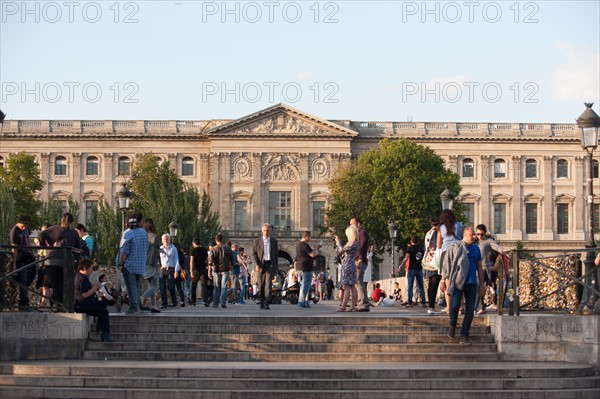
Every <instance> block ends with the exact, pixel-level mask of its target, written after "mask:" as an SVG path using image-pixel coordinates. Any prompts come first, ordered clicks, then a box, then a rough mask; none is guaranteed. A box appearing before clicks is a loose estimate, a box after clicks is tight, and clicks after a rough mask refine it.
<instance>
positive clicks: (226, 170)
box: [219, 152, 233, 229]
mask: <svg viewBox="0 0 600 399" xmlns="http://www.w3.org/2000/svg"><path fill="white" fill-rule="evenodd" d="M231 158H232V157H231V153H230V152H223V153H221V162H219V167H220V168H221V171H220V173H219V187H220V190H221V194H220V198H221V207H220V214H221V224H222V225H223V226H224V227H226V228H228V229H232V228H233V223H231V219H232V218H231V216H230V214H231V205H232V202H231V182H232V181H233V177H232V176H231V161H232V159H231Z"/></svg>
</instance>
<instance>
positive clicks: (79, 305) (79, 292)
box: [75, 258, 114, 342]
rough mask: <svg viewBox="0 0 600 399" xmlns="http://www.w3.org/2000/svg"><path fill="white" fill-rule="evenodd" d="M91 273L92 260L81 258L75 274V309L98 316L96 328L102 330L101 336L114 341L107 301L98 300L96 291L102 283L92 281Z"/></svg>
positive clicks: (108, 340)
mask: <svg viewBox="0 0 600 399" xmlns="http://www.w3.org/2000/svg"><path fill="white" fill-rule="evenodd" d="M90 274H92V260H91V259H89V258H82V259H80V261H79V266H78V273H77V274H76V275H75V311H76V312H77V313H85V314H88V315H90V316H96V317H97V318H98V324H97V328H96V330H100V331H101V332H102V334H101V336H100V337H101V339H102V341H107V342H113V341H114V340H113V338H112V337H111V335H110V324H109V320H108V310H107V309H106V303H104V302H101V301H98V300H96V291H98V290H99V289H100V286H101V284H100V283H99V282H98V283H94V284H92V283H90V279H89V276H90Z"/></svg>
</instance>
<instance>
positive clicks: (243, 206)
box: [234, 201, 248, 231]
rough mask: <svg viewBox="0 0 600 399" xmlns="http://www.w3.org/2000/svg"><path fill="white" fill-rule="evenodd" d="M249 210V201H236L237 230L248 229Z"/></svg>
mask: <svg viewBox="0 0 600 399" xmlns="http://www.w3.org/2000/svg"><path fill="white" fill-rule="evenodd" d="M247 212H248V201H235V212H234V217H235V226H234V228H235V230H237V231H244V230H246V216H247Z"/></svg>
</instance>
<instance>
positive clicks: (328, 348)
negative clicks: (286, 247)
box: [86, 337, 497, 354]
mask: <svg viewBox="0 0 600 399" xmlns="http://www.w3.org/2000/svg"><path fill="white" fill-rule="evenodd" d="M273 341H274V342H268V343H253V342H244V343H236V342H232V343H201V342H194V341H187V340H182V341H180V342H178V343H177V342H143V341H142V342H111V343H107V342H99V341H88V342H87V345H86V350H99V351H110V352H115V351H147V352H187V353H189V352H224V351H226V352H280V353H282V354H285V353H297V352H313V353H327V354H332V353H340V352H349V351H352V352H359V353H360V352H372V353H388V354H402V353H411V354H412V353H423V352H425V353H437V352H440V353H453V352H461V353H465V352H476V353H495V352H497V347H496V344H494V343H474V344H472V345H466V346H463V345H461V346H459V345H457V344H456V341H454V342H452V340H451V339H450V338H448V337H446V338H445V341H446V343H418V344H413V343H410V344H402V343H400V344H396V343H393V344H374V343H367V344H348V343H298V342H296V343H285V342H284V343H281V342H276V341H277V339H273Z"/></svg>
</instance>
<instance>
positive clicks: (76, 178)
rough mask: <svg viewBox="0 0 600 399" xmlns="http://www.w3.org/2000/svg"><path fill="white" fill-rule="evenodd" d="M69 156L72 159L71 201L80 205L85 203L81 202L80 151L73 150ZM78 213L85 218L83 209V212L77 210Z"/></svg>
mask: <svg viewBox="0 0 600 399" xmlns="http://www.w3.org/2000/svg"><path fill="white" fill-rule="evenodd" d="M71 158H72V159H73V180H72V182H73V183H72V186H73V194H72V195H73V201H76V202H78V203H79V204H80V205H85V204H82V203H81V185H82V183H81V153H80V152H73V153H71ZM79 215H80V216H83V217H84V218H85V210H84V212H79ZM80 221H81V220H80Z"/></svg>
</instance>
